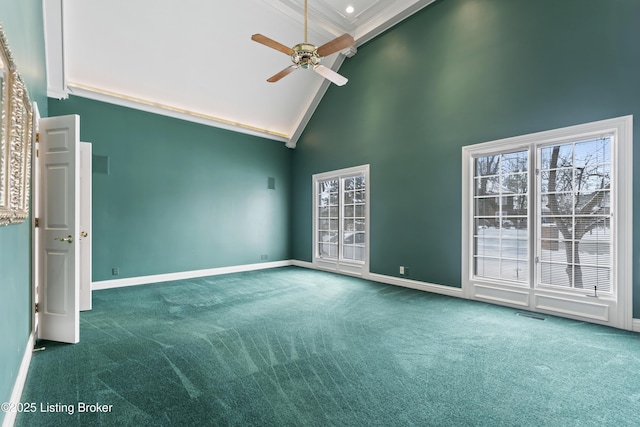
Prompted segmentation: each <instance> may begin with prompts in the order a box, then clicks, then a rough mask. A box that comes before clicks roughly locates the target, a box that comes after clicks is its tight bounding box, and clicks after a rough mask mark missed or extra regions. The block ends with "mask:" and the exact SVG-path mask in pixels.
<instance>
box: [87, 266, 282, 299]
mask: <svg viewBox="0 0 640 427" xmlns="http://www.w3.org/2000/svg"><path fill="white" fill-rule="evenodd" d="M290 265H293V263H292V261H291V260H285V261H274V262H262V263H259V264H244V265H234V266H231V267H218V268H209V269H206V270H193V271H182V272H178V273H167V274H154V275H152V276H139V277H129V278H126V279H115V280H102V281H99V282H92V283H91V289H93V290H94V291H97V290H102V289H112V288H122V287H126V286H137V285H147V284H149V283H159V282H169V281H172V280H184V279H195V278H197V277H206V276H217V275H219V274H229V273H240V272H243V271H253V270H264V269H267V268H276V267H287V266H290Z"/></svg>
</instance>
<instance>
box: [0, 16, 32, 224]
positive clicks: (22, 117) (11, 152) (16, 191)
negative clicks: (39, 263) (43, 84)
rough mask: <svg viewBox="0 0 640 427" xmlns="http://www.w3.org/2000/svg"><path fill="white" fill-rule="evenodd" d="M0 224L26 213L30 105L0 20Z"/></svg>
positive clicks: (30, 128)
mask: <svg viewBox="0 0 640 427" xmlns="http://www.w3.org/2000/svg"><path fill="white" fill-rule="evenodd" d="M0 111H1V112H0V226H2V225H7V224H15V223H20V222H23V221H24V220H25V219H27V217H28V216H29V193H30V183H31V182H30V177H31V138H32V125H33V108H32V106H31V101H30V99H29V94H28V92H27V88H26V86H25V84H24V82H23V80H22V78H21V77H20V75H19V74H18V71H17V69H16V66H15V62H14V61H13V57H12V55H11V50H10V49H9V43H8V42H7V37H6V35H5V33H4V30H3V28H2V24H0Z"/></svg>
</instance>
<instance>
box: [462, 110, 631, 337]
mask: <svg viewBox="0 0 640 427" xmlns="http://www.w3.org/2000/svg"><path fill="white" fill-rule="evenodd" d="M606 133H613V134H614V135H615V137H614V144H615V148H616V151H615V152H614V153H613V157H612V163H613V165H614V169H613V170H614V174H615V175H614V177H613V178H612V181H613V182H614V185H615V188H616V190H615V194H612V200H614V205H613V212H614V213H615V215H616V221H615V222H614V224H615V227H616V231H615V244H616V246H615V251H614V253H613V265H612V270H613V272H614V274H615V275H616V277H615V279H614V283H615V286H616V287H617V289H616V292H617V299H616V302H614V301H613V300H612V301H611V303H612V304H614V305H616V306H617V307H615V309H614V310H613V311H612V312H611V318H610V319H609V318H607V320H602V319H601V318H603V316H604V314H597V315H596V314H593V313H591V312H590V311H589V310H591V309H593V304H583V305H584V307H585V309H586V312H585V314H586V315H588V316H587V317H589V318H590V319H594V321H595V320H602V321H601V322H597V321H595V323H604V324H608V325H609V326H614V327H617V328H621V329H627V330H631V329H632V328H633V327H635V326H637V325H634V324H633V285H632V283H633V280H632V279H633V275H632V273H633V267H632V266H633V258H632V254H633V251H632V249H633V240H632V235H633V233H632V231H633V188H632V185H633V184H632V183H633V177H632V174H633V160H632V159H633V155H632V151H633V150H632V148H633V116H631V115H629V116H623V117H617V118H613V119H607V120H601V121H597V122H591V123H585V124H581V125H575V126H569V127H565V128H560V129H554V130H549V131H544V132H538V133H533V134H528V135H521V136H516V137H511V138H504V139H500V140H496V141H490V142H485V143H482V144H474V145H469V146H465V147H462V156H463V157H462V227H461V228H462V254H461V255H462V289H463V294H464V297H465V298H468V299H476V298H477V296H478V295H477V289H475V288H477V287H478V286H480V287H482V286H483V284H485V285H486V284H487V283H488V282H489V281H486V280H484V279H482V280H481V279H480V278H475V277H472V271H471V257H472V254H471V248H473V232H472V229H473V225H472V218H471V216H472V215H471V212H472V209H473V207H472V201H471V200H472V196H473V194H472V193H473V185H472V184H471V181H472V177H473V162H472V161H470V159H472V158H473V157H474V156H475V155H481V154H482V155H486V154H489V153H498V152H504V151H506V150H518V149H520V148H524V147H528V148H529V150H530V151H531V150H535V149H536V148H537V147H540V146H543V145H550V144H554V143H558V142H566V141H568V140H572V141H576V140H580V139H583V138H589V137H593V136H595V135H598V134H606ZM530 172H533V168H530ZM531 188H533V187H532V186H531ZM530 197H531V194H530ZM534 203H535V200H534V199H533V197H532V198H531V200H530V203H529V206H532V205H533V204H534ZM534 232H535V231H531V233H534ZM530 239H531V242H532V243H530V244H531V245H533V244H534V243H533V242H535V240H536V239H535V236H534V235H533V234H532V235H531V236H530ZM531 247H533V246H531ZM534 252H535V251H534ZM530 272H531V275H532V277H533V274H534V273H533V268H531V270H530ZM529 282H531V280H530V281H529ZM497 286H498V287H500V286H502V287H503V288H504V289H501V291H500V292H499V293H500V298H503V297H504V296H505V295H507V294H508V293H511V296H514V295H515V296H517V295H516V294H517V293H518V291H519V288H517V287H510V286H509V285H507V284H506V283H505V284H504V286H503V284H497ZM484 288H486V289H489V288H488V287H487V286H484ZM491 289H492V290H495V289H497V288H496V287H492V288H491ZM526 289H527V291H528V292H531V293H532V295H534V296H541V295H543V294H544V292H542V291H541V290H540V289H538V288H535V287H531V288H529V287H527V288H526ZM496 292H497V291H496ZM514 292H515V293H514ZM494 293H495V292H494ZM545 295H546V294H545ZM511 296H510V297H509V301H508V302H509V303H511V304H515V302H514V301H513V300H512V299H511ZM547 296H548V295H547ZM576 298H577V299H579V298H580V297H573V300H572V303H571V304H568V305H567V307H565V308H562V307H556V308H554V309H553V310H555V311H554V314H556V315H559V316H564V317H570V318H572V317H573V314H574V311H572V307H570V306H573V307H575V306H576V304H575V303H576V302H577V299H576ZM537 300H538V299H537V298H531V299H530V301H529V309H530V310H532V311H536V310H538V309H539V310H541V311H543V310H547V308H546V306H540V307H538V306H537V305H536V304H534V301H537ZM554 301H556V300H554ZM567 301H569V300H568V299H567ZM583 301H584V300H583ZM599 301H600V302H601V303H603V304H604V303H605V302H606V299H600V300H599ZM505 302H506V301H505ZM612 308H613V306H612ZM549 310H551V309H549ZM591 311H593V310H591ZM598 316H599V317H598ZM607 316H608V314H607ZM596 318H597V319H596Z"/></svg>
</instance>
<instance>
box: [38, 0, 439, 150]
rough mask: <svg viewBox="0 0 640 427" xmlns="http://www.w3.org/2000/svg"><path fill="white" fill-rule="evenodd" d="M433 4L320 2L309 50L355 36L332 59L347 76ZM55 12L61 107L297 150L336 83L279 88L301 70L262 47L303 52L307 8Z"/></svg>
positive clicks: (211, 5)
mask: <svg viewBox="0 0 640 427" xmlns="http://www.w3.org/2000/svg"><path fill="white" fill-rule="evenodd" d="M433 1H435V0H397V1H388V0H309V1H308V3H309V6H308V7H309V9H308V15H309V20H308V22H309V24H308V26H309V34H308V38H309V42H310V43H312V44H314V45H316V46H320V45H322V44H324V43H326V42H328V41H330V40H332V39H333V38H335V37H337V36H339V35H341V34H344V33H350V34H351V35H352V36H353V37H354V38H355V40H356V45H355V46H354V47H353V48H351V49H348V50H346V51H344V52H341V53H336V54H334V55H330V56H328V57H326V58H323V60H322V64H323V65H325V66H327V67H329V68H332V69H333V70H335V71H338V72H339V68H340V65H341V64H342V62H343V60H344V58H345V55H348V56H354V55H357V47H359V46H361V45H362V44H364V43H366V42H367V41H369V40H370V39H372V38H373V37H375V36H376V35H378V34H380V33H381V32H383V31H385V30H387V29H388V28H390V27H392V26H393V25H395V24H397V23H398V22H400V21H401V20H403V19H405V18H406V17H408V16H410V15H412V14H413V13H415V12H417V11H418V10H420V9H422V8H423V7H425V6H427V5H429V4H430V3H432V2H433ZM43 4H44V8H45V10H44V14H45V35H46V53H47V83H48V94H49V96H50V97H54V98H65V97H67V96H68V95H69V94H73V95H77V96H82V97H87V98H92V99H97V100H101V101H106V102H111V103H115V104H119V105H125V106H129V107H133V108H138V109H142V110H147V111H152V112H155V113H159V114H164V115H169V116H173V117H178V118H182V119H185V120H191V121H195V122H199V123H204V124H207V125H211V126H217V127H221V128H225V129H231V130H234V131H238V132H244V133H249V134H253V135H259V136H263V137H266V138H270V139H274V140H277V141H282V142H285V143H286V144H287V146H289V147H291V148H293V147H295V144H296V141H297V139H298V137H299V136H300V134H301V133H302V131H303V129H304V127H305V125H306V124H307V122H308V120H309V119H310V117H311V115H312V114H313V111H314V109H315V107H316V106H317V105H318V103H319V102H320V100H321V98H322V96H323V95H324V93H325V91H326V89H327V87H328V86H329V84H330V83H329V82H328V81H327V80H325V79H323V78H322V77H320V76H319V75H318V74H316V73H314V72H313V71H311V70H302V69H300V70H296V71H295V72H294V73H292V74H290V75H289V76H287V77H285V78H284V79H282V80H280V81H279V82H277V83H267V81H266V79H267V78H268V77H270V76H272V75H273V74H275V73H276V72H278V71H280V70H282V69H283V68H285V67H287V66H289V65H291V60H290V58H289V57H288V56H287V55H285V54H282V53H280V52H278V51H276V50H273V49H270V48H268V47H266V46H263V45H261V44H258V43H256V42H253V41H252V40H251V35H253V34H255V33H261V34H263V35H265V36H267V37H269V38H271V39H274V40H276V41H278V42H280V43H282V44H284V45H286V46H293V45H295V44H297V43H300V42H302V41H303V39H304V32H303V28H304V25H303V23H304V1H303V0H241V1H225V2H220V1H211V0H180V1H175V0H91V1H84V0H47V1H45V2H43ZM347 6H352V7H353V8H354V11H353V12H352V13H347V12H346V9H347ZM354 60H357V59H355V58H354ZM347 84H348V83H347Z"/></svg>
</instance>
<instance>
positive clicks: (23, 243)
mask: <svg viewBox="0 0 640 427" xmlns="http://www.w3.org/2000/svg"><path fill="white" fill-rule="evenodd" d="M0 22H2V25H3V27H4V30H5V33H6V35H7V38H8V41H9V46H10V48H11V51H12V53H13V57H14V60H15V62H16V65H17V67H18V71H19V72H20V74H21V75H22V77H23V79H24V81H25V83H26V85H27V89H28V91H29V95H30V96H31V100H32V101H37V102H38V104H39V107H40V111H41V113H44V114H46V112H47V104H46V81H45V65H44V35H43V29H42V1H41V0H0ZM30 260H31V227H30V221H26V222H23V223H22V224H19V225H9V226H5V227H0V402H6V401H8V400H9V397H10V396H11V392H12V390H13V386H14V384H15V381H16V378H17V375H18V370H19V368H20V363H21V362H22V357H23V355H24V350H25V348H26V345H27V341H28V339H29V334H30V332H31V261H30ZM3 417H4V414H2V413H0V419H2V418H3Z"/></svg>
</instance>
